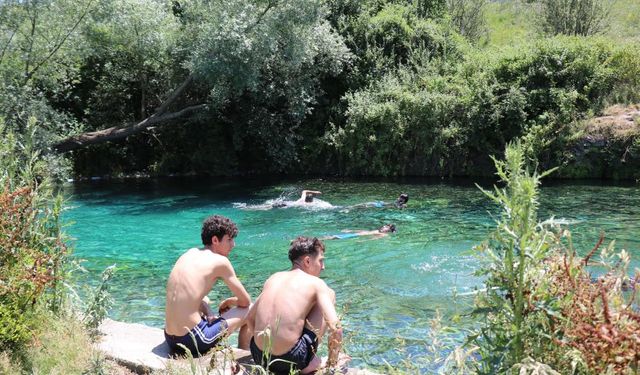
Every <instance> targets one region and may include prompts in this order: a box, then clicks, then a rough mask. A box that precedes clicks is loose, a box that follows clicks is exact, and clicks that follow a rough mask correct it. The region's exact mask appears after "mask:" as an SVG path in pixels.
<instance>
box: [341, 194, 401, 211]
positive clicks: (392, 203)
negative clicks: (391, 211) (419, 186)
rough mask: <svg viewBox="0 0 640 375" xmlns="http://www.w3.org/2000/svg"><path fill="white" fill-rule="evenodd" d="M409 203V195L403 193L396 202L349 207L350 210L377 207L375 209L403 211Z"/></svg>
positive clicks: (378, 202)
mask: <svg viewBox="0 0 640 375" xmlns="http://www.w3.org/2000/svg"><path fill="white" fill-rule="evenodd" d="M407 202H409V194H406V193H402V194H400V195H399V196H398V198H397V199H396V200H395V201H394V202H384V201H373V202H367V203H359V204H355V205H353V206H349V207H347V209H349V208H363V207H375V208H391V207H395V208H399V209H403V208H406V207H407Z"/></svg>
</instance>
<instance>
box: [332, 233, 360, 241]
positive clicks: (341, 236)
mask: <svg viewBox="0 0 640 375" xmlns="http://www.w3.org/2000/svg"><path fill="white" fill-rule="evenodd" d="M333 237H335V238H336V239H338V240H345V239H347V238H355V237H358V233H340V234H334V235H333Z"/></svg>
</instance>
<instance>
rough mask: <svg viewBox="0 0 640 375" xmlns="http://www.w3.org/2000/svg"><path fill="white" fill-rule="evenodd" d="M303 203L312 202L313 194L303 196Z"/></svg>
mask: <svg viewBox="0 0 640 375" xmlns="http://www.w3.org/2000/svg"><path fill="white" fill-rule="evenodd" d="M304 202H305V203H311V202H313V193H307V194H305V196H304Z"/></svg>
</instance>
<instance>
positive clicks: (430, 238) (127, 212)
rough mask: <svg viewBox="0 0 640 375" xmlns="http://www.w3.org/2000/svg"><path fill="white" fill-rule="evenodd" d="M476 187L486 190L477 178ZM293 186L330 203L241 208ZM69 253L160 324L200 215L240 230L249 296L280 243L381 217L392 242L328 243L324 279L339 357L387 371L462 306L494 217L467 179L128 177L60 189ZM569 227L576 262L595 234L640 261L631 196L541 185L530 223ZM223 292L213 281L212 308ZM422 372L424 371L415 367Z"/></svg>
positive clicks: (120, 311) (236, 257)
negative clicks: (330, 293)
mask: <svg viewBox="0 0 640 375" xmlns="http://www.w3.org/2000/svg"><path fill="white" fill-rule="evenodd" d="M481 185H482V186H484V187H486V188H488V187H490V186H491V182H482V183H481ZM302 188H307V189H315V190H321V191H322V192H323V193H324V194H323V195H322V196H321V198H322V199H323V200H325V201H327V202H330V203H332V204H333V205H335V206H338V207H335V208H331V209H323V210H314V209H303V208H293V207H292V208H283V209H271V210H247V209H240V208H237V207H238V206H239V205H238V204H239V203H240V204H247V205H258V204H262V203H264V202H265V201H267V200H269V199H274V198H277V197H279V196H281V195H285V196H287V194H289V195H288V196H289V197H290V198H292V199H296V198H297V196H296V194H299V191H300V190H301V189H302ZM400 192H406V193H408V194H409V196H410V201H409V207H408V208H407V209H405V210H397V209H385V208H347V207H348V206H350V205H354V204H358V203H364V202H370V201H379V200H383V201H393V200H394V199H395V198H396V196H397V195H398V194H399V193H400ZM67 194H68V196H69V201H68V206H69V208H68V210H66V211H65V214H64V219H65V220H66V221H67V222H73V224H72V225H70V226H69V227H68V228H67V232H68V233H69V234H70V235H71V236H72V237H74V238H75V240H74V244H75V255H76V257H78V258H80V259H84V260H85V261H84V262H83V266H84V267H85V268H86V269H87V270H88V273H87V274H83V275H78V276H77V278H78V281H77V282H78V283H81V284H85V283H89V284H91V283H95V281H96V280H97V279H98V275H99V274H100V272H101V271H102V270H103V269H104V268H105V267H107V266H109V265H112V264H114V263H115V264H116V265H117V273H116V276H115V278H114V280H113V282H112V284H111V291H112V294H113V297H114V298H115V305H114V308H113V310H112V311H111V312H110V316H111V317H112V318H114V319H118V320H123V321H129V322H139V323H144V324H148V325H151V326H155V327H162V326H163V319H164V292H165V284H166V279H167V276H168V274H169V271H170V270H171V267H172V265H173V263H174V262H175V260H176V259H177V258H178V256H180V255H181V254H182V253H183V252H184V251H185V250H186V249H188V248H190V247H198V246H200V240H199V238H200V225H201V223H202V220H203V219H204V218H206V217H207V216H209V215H212V214H221V215H225V216H228V217H230V218H232V219H233V220H234V221H235V222H236V223H237V224H238V227H239V228H240V233H239V235H238V238H237V239H236V247H235V248H234V250H233V251H232V253H231V255H230V259H231V261H232V263H233V264H234V266H235V269H236V273H237V274H238V276H239V277H240V279H241V281H242V282H243V283H244V285H245V286H246V288H247V290H248V291H249V293H250V294H251V295H252V297H254V298H255V296H257V295H258V294H259V291H260V288H261V286H262V284H263V283H264V281H265V280H266V278H267V277H268V276H269V275H270V274H271V273H273V272H276V271H280V270H284V269H288V268H289V265H290V263H289V261H288V259H287V249H288V244H289V241H290V240H291V239H292V238H294V237H295V236H297V235H309V236H323V235H330V234H335V233H339V232H340V231H342V230H345V229H353V230H356V229H365V230H369V229H375V228H377V227H379V226H380V225H382V224H384V223H388V222H393V223H395V224H396V225H397V228H398V233H396V234H393V235H391V236H388V237H384V238H381V239H377V240H371V239H364V238H355V239H345V240H332V241H327V253H326V270H325V272H324V273H323V275H322V277H323V279H324V280H325V281H326V282H327V284H329V285H330V286H331V287H332V288H334V289H335V290H336V292H337V300H338V307H339V310H340V311H341V312H342V314H343V320H344V323H345V326H346V328H347V330H348V332H349V333H348V339H347V344H346V350H347V352H348V353H349V354H350V355H351V356H352V357H353V358H354V362H355V364H357V365H372V366H375V365H381V364H383V363H385V362H389V363H391V364H398V362H399V361H402V360H403V359H405V358H407V356H410V355H412V356H420V355H423V354H424V353H425V352H427V349H426V347H427V346H428V345H430V342H429V339H428V336H427V335H428V333H429V330H430V325H429V321H430V319H432V318H433V316H434V314H435V311H436V310H437V309H439V310H441V311H442V312H443V315H444V316H445V321H446V320H447V318H448V317H450V316H452V315H453V314H454V313H463V312H465V311H467V310H468V306H469V304H470V303H471V297H464V295H465V294H466V293H470V292H472V291H473V290H474V288H476V287H479V286H480V284H481V280H479V279H478V278H476V277H475V276H473V275H472V273H473V271H474V270H476V269H477V267H478V259H477V258H475V257H474V255H473V251H471V248H472V247H473V246H474V245H476V244H478V243H480V242H481V241H482V240H483V239H485V238H486V237H487V235H488V233H490V231H491V230H492V229H493V228H494V224H495V223H494V219H493V218H492V216H491V215H492V214H496V213H497V212H498V211H497V209H496V207H495V206H494V205H493V203H492V202H490V201H489V199H488V198H486V197H485V196H484V195H483V194H482V193H481V192H480V191H479V190H478V189H477V188H476V187H475V186H474V182H473V181H459V182H446V183H444V182H441V181H435V182H434V181H425V180H420V181H403V182H393V183H390V182H349V181H323V180H306V181H294V182H279V183H263V182H259V181H249V180H246V181H229V182H216V181H215V180H202V179H191V180H184V179H180V180H178V179H167V180H127V181H123V182H91V183H77V184H73V185H71V186H69V187H68V188H67ZM552 215H554V216H555V217H556V218H564V219H567V220H568V221H569V222H570V223H572V224H569V225H568V227H569V228H570V229H571V230H572V232H573V238H574V242H575V243H576V244H577V248H578V251H579V252H580V253H586V252H588V251H589V250H590V249H591V248H592V247H593V245H594V244H595V243H596V242H597V240H598V237H599V233H600V231H602V230H604V231H605V232H606V235H607V239H613V238H615V239H616V248H618V249H621V248H625V249H627V250H629V251H630V252H631V253H632V256H633V257H634V265H636V266H637V265H640V262H639V261H638V259H640V187H638V186H637V185H629V186H606V185H597V184H575V183H574V184H567V183H563V184H553V183H550V184H547V185H546V186H545V187H544V188H543V190H542V197H541V211H540V218H547V217H549V216H552ZM227 295H228V291H227V290H226V288H225V287H224V284H222V283H218V285H217V286H216V287H215V288H214V291H213V292H212V293H211V294H210V297H211V298H212V299H214V298H215V299H219V298H222V297H225V296H227ZM422 370H424V368H422Z"/></svg>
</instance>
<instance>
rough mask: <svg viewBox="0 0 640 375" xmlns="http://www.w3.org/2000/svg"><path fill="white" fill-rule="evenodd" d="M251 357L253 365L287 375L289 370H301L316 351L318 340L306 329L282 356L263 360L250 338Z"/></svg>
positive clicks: (273, 356)
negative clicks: (257, 364) (256, 364)
mask: <svg viewBox="0 0 640 375" xmlns="http://www.w3.org/2000/svg"><path fill="white" fill-rule="evenodd" d="M249 348H250V349H251V356H252V357H253V361H254V362H255V363H259V364H260V365H261V366H262V367H263V368H267V366H268V367H269V371H271V372H273V373H274V374H276V375H288V374H290V373H291V370H292V368H293V370H294V371H295V370H303V369H304V368H306V367H307V366H309V363H311V360H313V356H314V355H315V354H316V352H317V351H318V338H317V337H316V334H315V333H313V331H311V330H310V329H307V328H306V327H305V328H304V329H303V330H302V336H300V338H299V339H298V342H297V343H296V344H295V345H293V347H292V348H291V349H290V350H289V351H288V352H286V353H285V354H282V355H271V356H267V357H268V358H265V355H264V354H263V352H262V350H260V348H258V346H257V345H256V342H255V341H254V340H253V337H252V338H251V343H250V345H249Z"/></svg>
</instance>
